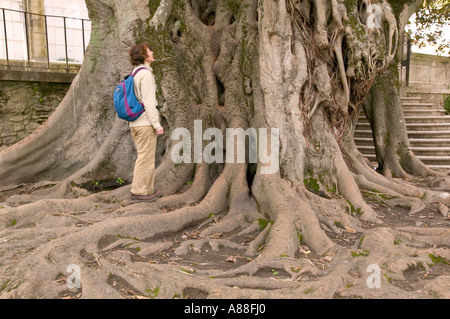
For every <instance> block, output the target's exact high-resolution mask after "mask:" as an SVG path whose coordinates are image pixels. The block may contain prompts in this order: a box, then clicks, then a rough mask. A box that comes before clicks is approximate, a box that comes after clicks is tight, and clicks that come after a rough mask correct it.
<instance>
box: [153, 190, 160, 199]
mask: <svg viewBox="0 0 450 319" xmlns="http://www.w3.org/2000/svg"><path fill="white" fill-rule="evenodd" d="M162 195H163V194H162V193H161V192H160V191H154V192H153V193H152V196H155V197H156V198H160V197H161V196H162Z"/></svg>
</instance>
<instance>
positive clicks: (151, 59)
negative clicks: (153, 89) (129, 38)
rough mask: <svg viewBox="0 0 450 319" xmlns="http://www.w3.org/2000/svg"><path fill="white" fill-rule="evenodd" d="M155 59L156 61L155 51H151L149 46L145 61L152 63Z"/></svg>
mask: <svg viewBox="0 0 450 319" xmlns="http://www.w3.org/2000/svg"><path fill="white" fill-rule="evenodd" d="M153 61H155V59H154V58H153V51H151V50H150V49H149V48H147V57H146V58H145V62H146V63H148V64H150V63H152V62H153Z"/></svg>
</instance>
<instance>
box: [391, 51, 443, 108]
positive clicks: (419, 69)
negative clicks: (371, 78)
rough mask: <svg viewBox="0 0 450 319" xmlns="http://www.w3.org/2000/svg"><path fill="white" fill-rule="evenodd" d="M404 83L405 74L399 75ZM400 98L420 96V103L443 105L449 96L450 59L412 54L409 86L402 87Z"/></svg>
mask: <svg viewBox="0 0 450 319" xmlns="http://www.w3.org/2000/svg"><path fill="white" fill-rule="evenodd" d="M401 75H402V78H401V82H402V83H403V84H404V83H405V72H404V71H403V72H402V73H401ZM400 95H401V96H420V97H421V98H422V102H426V103H433V105H434V106H439V107H442V106H443V105H444V96H446V95H450V57H443V56H435V55H429V54H420V53H413V54H412V55H411V63H410V75H409V86H408V87H406V86H402V87H401V89H400Z"/></svg>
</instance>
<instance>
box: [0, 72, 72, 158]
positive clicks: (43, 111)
mask: <svg viewBox="0 0 450 319" xmlns="http://www.w3.org/2000/svg"><path fill="white" fill-rule="evenodd" d="M69 87H70V83H46V82H29V81H27V82H19V81H0V127H1V130H0V150H1V149H4V148H6V147H7V146H9V145H12V144H14V143H16V142H18V141H20V140H22V139H24V138H25V137H27V136H28V135H29V134H31V133H32V132H33V131H34V130H36V128H38V127H39V126H40V125H41V124H42V123H44V122H45V121H46V120H47V118H48V117H49V116H50V114H51V113H52V112H53V111H54V110H55V108H56V107H57V106H58V105H59V103H60V102H61V101H62V99H63V98H64V96H65V95H66V92H67V90H68V89H69Z"/></svg>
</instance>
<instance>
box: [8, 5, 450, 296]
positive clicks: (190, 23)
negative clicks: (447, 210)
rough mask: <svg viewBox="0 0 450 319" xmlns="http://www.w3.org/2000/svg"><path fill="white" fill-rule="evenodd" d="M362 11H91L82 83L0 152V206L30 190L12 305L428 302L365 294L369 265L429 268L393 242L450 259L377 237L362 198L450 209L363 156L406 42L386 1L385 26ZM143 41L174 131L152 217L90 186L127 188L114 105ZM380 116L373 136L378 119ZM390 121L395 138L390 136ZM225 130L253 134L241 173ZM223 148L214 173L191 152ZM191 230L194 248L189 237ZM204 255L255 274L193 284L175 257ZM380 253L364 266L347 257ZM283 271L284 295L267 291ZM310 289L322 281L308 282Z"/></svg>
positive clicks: (124, 140) (164, 150)
mask: <svg viewBox="0 0 450 319" xmlns="http://www.w3.org/2000/svg"><path fill="white" fill-rule="evenodd" d="M366 2H367V1H365V0H364V1H356V0H354V1H343V0H331V1H324V0H315V1H304V0H303V1H302V0H300V1H298V0H277V1H272V0H265V1H258V0H242V1H241V0H226V1H225V0H223V1H222V0H210V1H207V0H200V1H193V0H161V1H150V2H149V4H148V6H147V5H146V4H142V3H141V2H140V1H131V2H130V1H128V2H124V1H122V0H115V1H100V0H96V1H94V0H87V1H86V4H87V7H88V10H89V14H90V18H91V20H92V23H93V31H92V35H91V43H90V45H89V48H88V50H87V55H86V58H85V61H84V63H83V66H82V68H81V71H80V73H79V75H78V76H77V78H76V79H75V81H74V82H73V84H72V86H71V88H70V90H69V92H68V94H67V96H66V97H65V99H64V101H63V102H62V103H61V105H60V106H59V107H58V109H57V110H56V111H55V113H54V114H53V115H52V116H51V117H50V118H49V120H48V121H47V122H46V123H45V124H44V125H43V127H41V128H40V129H39V130H38V131H36V132H35V133H33V134H32V135H31V136H29V137H28V138H27V139H25V140H24V141H22V142H20V143H18V144H16V145H14V146H12V147H10V148H8V149H6V150H4V151H2V152H1V153H0V163H1V164H0V180H1V181H2V184H3V185H4V188H3V193H5V194H7V193H12V192H14V191H16V190H20V191H21V192H22V194H21V195H20V196H12V197H10V198H7V199H6V202H5V205H6V207H5V208H4V209H2V211H0V214H1V215H0V226H1V233H0V239H2V240H5V245H4V246H3V247H2V248H1V252H2V256H3V257H2V258H1V262H2V264H3V265H4V266H3V267H2V270H0V282H2V283H3V285H2V287H5V288H3V289H1V290H0V294H1V296H2V297H8V296H12V297H43V296H46V297H53V298H57V297H63V296H70V297H75V298H79V297H80V296H82V297H83V298H96V297H101V298H104V297H121V296H122V297H123V296H125V297H132V296H135V297H136V296H143V295H146V293H145V292H147V295H149V293H148V292H149V291H151V292H152V293H153V292H154V291H156V288H158V289H157V290H158V292H159V294H158V297H163V298H171V297H174V296H175V295H178V296H179V295H180V292H181V291H182V292H183V294H186V293H187V292H188V291H191V292H192V291H193V290H194V291H197V292H199V293H201V294H203V295H204V294H206V295H208V296H218V297H229V298H233V297H236V298H239V297H245V298H249V297H263V296H265V291H266V290H270V291H271V297H277V296H284V297H286V296H287V297H301V296H303V295H304V294H306V293H304V291H311V292H313V293H312V296H316V297H326V298H331V297H335V296H343V297H346V296H354V295H361V296H367V295H369V296H374V297H376V296H381V295H382V296H385V297H389V296H396V297H398V296H399V295H401V296H405V297H406V296H411V295H414V296H428V294H427V293H420V292H417V293H410V292H408V291H406V290H401V289H400V292H399V289H398V288H397V287H395V286H394V285H391V284H390V283H389V282H387V281H386V282H383V285H384V286H383V289H381V290H377V291H374V290H373V289H372V290H371V289H370V287H368V286H367V285H366V282H365V277H364V276H362V277H363V278H361V274H363V273H365V272H366V269H365V267H367V264H371V263H374V264H379V265H380V266H383V267H388V268H387V269H389V270H392V269H395V271H396V272H397V274H398V275H399V276H402V274H403V271H406V270H407V269H408V265H409V263H411V262H413V263H415V264H419V263H422V264H426V262H425V260H424V258H427V257H424V256H428V254H431V253H436V252H434V251H432V249H431V248H417V247H419V246H414V245H412V246H411V247H408V249H407V251H408V252H407V253H402V255H401V256H402V258H404V260H402V263H401V265H399V262H398V258H399V257H398V256H399V254H400V252H399V250H398V248H397V247H396V246H395V245H394V243H395V239H396V238H402V240H403V239H404V240H406V239H405V238H410V237H408V236H409V234H411V233H413V232H417V233H419V234H420V237H421V239H420V240H421V241H427V240H428V241H431V240H434V239H435V238H440V239H439V240H440V241H439V240H438V242H437V247H438V248H439V247H440V245H441V246H442V245H448V243H446V241H448V239H445V238H448V236H447V237H446V234H448V231H447V229H445V228H437V229H435V230H433V231H429V232H423V230H420V229H419V230H416V229H405V230H403V231H402V230H395V229H391V228H389V227H383V226H382V223H383V222H382V220H381V219H380V216H379V214H378V213H377V211H376V209H375V208H374V207H376V206H372V205H369V204H368V202H367V201H366V200H367V199H368V197H370V198H372V197H374V196H377V198H378V199H379V200H382V202H383V204H386V205H390V206H402V207H407V208H408V209H409V213H410V214H414V213H416V212H418V211H420V210H421V209H423V208H424V207H425V205H432V204H434V203H437V202H439V203H440V204H442V205H444V204H447V205H448V204H449V203H450V199H449V198H448V196H447V195H448V194H446V193H443V192H439V191H432V190H429V189H425V188H421V187H417V186H415V185H412V184H411V183H406V182H404V181H401V180H394V179H392V177H391V176H388V177H386V176H382V175H380V174H378V173H376V172H375V171H373V169H371V168H370V167H369V166H368V165H367V164H366V162H365V161H364V159H363V158H362V155H361V154H360V153H359V152H358V150H357V148H356V146H355V144H354V142H353V139H352V124H354V121H355V118H356V115H357V114H358V112H360V110H361V108H362V105H363V102H364V100H365V97H366V95H367V94H368V92H369V90H370V88H371V86H372V83H373V82H374V81H376V80H375V79H376V78H377V77H378V76H380V74H382V73H383V72H384V71H385V70H386V69H387V68H388V66H389V65H390V63H391V62H392V60H393V59H394V55H395V51H396V46H397V38H398V37H397V36H396V35H397V34H398V32H397V25H396V19H395V17H394V16H393V14H392V11H391V9H390V5H389V3H388V2H387V1H384V2H377V3H376V7H375V10H374V12H376V15H375V16H374V15H373V14H372V13H371V11H368V5H367V3H366ZM377 23H380V24H379V25H377ZM141 41H149V42H150V43H151V45H152V48H151V49H152V50H153V51H154V55H155V57H156V61H155V62H154V63H153V64H152V67H153V69H154V71H155V75H156V79H157V83H158V100H159V103H160V104H161V105H162V106H163V107H162V109H161V117H162V123H163V126H164V128H165V132H167V133H166V134H165V135H164V137H162V138H160V139H159V141H158V151H157V164H158V167H157V172H156V188H158V189H160V190H161V191H162V192H163V193H164V195H165V196H163V197H162V198H160V199H158V201H157V202H155V203H152V204H142V203H141V204H131V202H130V200H129V192H130V187H129V186H123V187H121V188H118V189H117V190H114V191H105V192H99V193H88V192H87V191H86V190H85V189H83V187H82V186H83V185H85V184H86V183H89V182H91V183H94V184H95V183H96V182H99V181H102V180H104V179H108V178H113V179H117V178H119V177H120V178H121V179H127V180H130V179H131V178H132V176H131V173H132V167H133V164H134V158H135V155H134V152H135V151H134V148H133V143H132V141H131V139H130V134H129V131H128V128H127V124H126V123H124V122H123V121H121V120H119V119H117V118H116V116H115V113H114V109H113V106H112V91H113V89H114V87H115V85H116V84H117V83H118V82H119V81H120V79H121V78H122V77H123V76H124V75H125V74H127V73H128V72H129V70H130V68H131V66H130V65H128V59H127V50H128V49H129V47H130V46H131V45H133V44H134V43H136V42H141ZM392 94H394V93H392ZM384 106H385V107H386V108H389V105H386V104H385V105H384ZM380 111H382V110H380ZM372 112H373V113H374V116H373V117H372V118H373V121H372V123H373V125H374V127H376V125H377V123H378V122H377V121H378V120H377V119H378V118H379V117H378V115H376V114H375V113H376V112H378V108H377V109H376V111H375V110H374V108H372ZM399 116H401V115H399ZM388 117H389V116H386V115H385V116H384V118H388ZM199 120H201V122H196V121H199ZM381 121H384V122H383V123H384V124H383V125H385V127H386V129H389V130H391V129H392V130H394V131H395V130H396V127H394V126H393V124H394V122H387V121H386V120H381ZM198 123H201V130H200V135H198V134H195V133H196V132H198V128H199V126H198ZM177 128H186V129H187V130H188V132H191V134H189V135H185V137H184V138H187V139H189V138H190V139H191V142H192V146H193V147H192V148H191V149H192V150H193V153H194V154H191V155H193V156H191V160H190V161H187V163H176V161H174V154H176V153H177V151H178V150H179V149H180V145H181V144H179V143H181V142H180V141H179V140H178V138H179V136H171V135H172V133H174V132H180V131H176V129H177ZM213 128H219V129H220V131H219V132H221V133H222V134H215V139H216V138H217V139H220V138H223V139H224V142H223V146H224V147H223V153H218V152H219V151H221V150H222V149H221V148H220V147H213V146H217V145H218V144H220V143H218V142H219V141H218V140H217V141H216V140H214V142H217V143H216V144H214V143H213V144H211V143H208V141H209V137H211V136H210V135H208V134H210V133H211V132H216V133H217V130H216V131H212V130H209V131H207V130H208V129H213ZM227 129H242V130H243V131H244V132H246V133H250V132H252V129H255V131H256V132H257V133H258V136H257V141H258V145H257V147H258V150H259V153H258V155H259V156H258V157H257V161H256V162H253V161H252V158H251V156H250V155H249V154H250V148H251V147H252V146H255V144H252V143H251V139H249V141H247V142H246V143H245V144H246V145H247V148H246V155H247V156H246V159H245V161H243V162H238V161H237V159H238V157H239V156H238V145H234V143H233V144H232V143H229V140H228V135H227V132H229V131H228V130H227ZM265 130H267V131H265ZM183 132H186V131H183ZM395 132H396V131H395ZM399 132H400V133H397V135H399V136H402V134H403V133H402V132H401V131H399ZM173 135H176V134H173ZM267 136H269V138H268V141H267V143H266V144H261V142H260V141H261V140H264V138H265V137H267ZM233 139H234V137H233ZM184 142H185V141H184ZM199 143H200V144H199ZM183 145H185V144H183ZM379 147H382V145H380V146H379ZM386 147H387V148H388V146H386ZM212 148H214V150H215V153H214V155H213V154H212V153H211V154H210V155H213V157H214V158H215V159H219V160H217V161H213V162H208V161H205V157H203V158H202V156H201V154H202V153H198V152H197V151H198V150H199V149H200V152H201V151H202V150H205V151H206V150H211V149H212ZM198 154H200V157H198ZM203 154H205V153H203ZM230 154H231V155H230ZM261 154H266V156H261ZM188 155H189V154H188ZM221 155H223V156H221ZM188 157H189V156H188ZM221 158H222V159H224V161H220V159H221ZM225 159H226V160H225ZM386 159H388V157H386ZM223 162H225V163H223ZM386 162H387V160H386ZM389 169H391V170H393V171H394V169H395V168H393V167H391V166H389ZM395 172H396V174H397V171H395ZM408 173H409V174H415V173H420V174H421V172H419V171H417V170H416V169H410V170H408ZM399 175H400V176H402V174H399ZM18 184H19V185H18ZM368 194H369V195H368ZM378 195H379V197H378ZM75 226H80V227H75ZM187 230H189V232H187ZM183 231H186V232H187V233H188V235H189V236H188V237H190V238H191V239H190V240H186V237H184V238H183V237H181V238H180V237H179V235H180V233H182V232H183ZM346 234H355V235H354V236H355V237H354V238H353V240H354V244H353V245H352V246H351V247H350V246H348V245H347V246H346V245H342V244H341V242H339V241H338V240H336V238H337V237H338V236H341V235H343V236H345V235H346ZM185 236H186V235H185ZM163 237H164V238H166V239H168V238H170V240H168V241H161V238H163ZM54 238H56V239H55V240H52V239H54ZM363 239H364V240H363ZM411 240H412V241H413V239H411ZM208 244H209V246H210V247H211V249H210V250H211V252H216V253H217V252H218V251H221V249H223V247H225V248H227V249H229V248H232V249H234V251H235V254H236V255H237V254H239V253H238V252H239V250H245V252H244V253H241V254H240V255H239V256H240V257H242V258H243V260H245V262H241V261H239V262H236V267H229V264H230V260H231V264H233V263H234V261H233V258H231V259H227V260H228V265H227V266H228V267H226V268H228V269H229V270H224V269H223V268H224V267H222V268H221V267H216V268H209V269H207V270H205V271H204V272H198V273H197V274H192V273H188V274H186V272H185V270H186V268H185V266H181V265H180V266H179V267H176V266H174V263H176V262H180V261H179V260H180V259H182V258H181V257H183V258H184V257H185V256H188V255H190V254H193V253H198V252H205V251H208V252H209V248H208V249H206V250H202V248H203V246H207V245H208ZM136 247H139V250H137V248H136ZM142 247H145V250H144V251H142V249H141V248H142ZM439 249H440V250H439V254H440V256H444V255H445V256H446V255H448V250H447V249H444V248H439ZM369 250H370V257H368V258H366V259H364V260H362V259H363V258H353V257H354V253H355V251H357V253H356V256H361V255H364V254H366V255H367V251H369ZM224 253H225V252H224ZM224 253H222V255H223V254H224ZM227 253H229V250H227ZM161 254H163V255H164V257H161V256H162V255H161ZM360 254H361V255H360ZM130 256H131V257H130ZM216 256H220V252H219V253H218V254H217V255H216ZM311 256H312V257H311ZM352 256H353V257H352ZM410 256H419V257H417V258H415V259H413V258H412V257H410ZM231 257H232V256H231ZM244 257H245V258H244ZM308 257H310V258H312V260H313V261H315V263H314V262H312V261H311V260H310V259H308ZM156 258H161V259H158V263H157V264H155V263H154V261H155V259H156ZM225 258H226V257H225ZM16 259H17V263H16V262H14V260H16ZM331 261H332V262H331ZM72 264H75V265H79V266H80V267H81V273H82V285H81V288H78V290H76V289H75V290H74V288H72V290H70V289H69V290H68V289H67V286H66V285H65V284H64V283H61V281H62V280H61V279H62V278H61V273H66V268H67V266H68V265H72ZM319 264H322V265H323V267H321V268H320V267H318V266H319ZM203 266H205V265H203ZM205 267H206V266H205ZM395 267H397V268H395ZM230 268H231V269H230ZM180 269H183V270H182V271H180ZM271 269H272V271H273V269H277V270H281V271H283V273H284V274H285V275H286V276H287V277H288V278H290V281H288V282H282V281H270V280H266V278H264V276H261V274H262V273H264V271H267V270H269V271H270V270H271ZM354 273H357V274H359V276H356V277H355V276H354V275H353V274H354ZM241 274H249V275H250V277H238V276H239V275H241ZM211 275H212V276H213V277H214V279H213V278H210V277H211ZM305 276H310V277H314V278H316V279H317V281H313V282H307V283H305V282H304V281H302V278H305ZM236 278H238V279H236ZM346 282H347V283H346ZM349 282H352V286H351V288H349V287H348V286H349V284H348V283H349ZM325 284H326V286H327V289H323V288H321V287H322V286H323V285H325ZM233 286H239V287H241V288H242V289H238V290H236V289H231V288H230V287H233ZM124 291H128V294H127V293H126V292H124ZM434 291H435V293H441V292H440V291H441V290H439V289H437V288H436V289H435V290H434ZM436 291H439V292H436ZM444 292H445V290H444ZM152 296H153V295H152Z"/></svg>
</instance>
